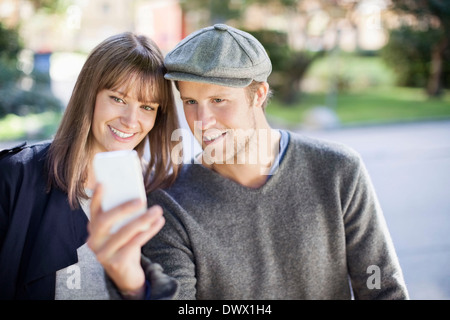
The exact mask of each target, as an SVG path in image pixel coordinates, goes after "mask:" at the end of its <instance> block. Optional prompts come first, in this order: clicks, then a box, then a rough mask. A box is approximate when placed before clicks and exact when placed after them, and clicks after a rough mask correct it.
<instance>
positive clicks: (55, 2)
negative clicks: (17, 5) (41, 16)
mask: <svg viewBox="0 0 450 320" xmlns="http://www.w3.org/2000/svg"><path fill="white" fill-rule="evenodd" d="M30 2H31V3H32V4H33V6H34V8H35V9H36V10H40V11H45V12H46V13H49V14H50V13H64V12H65V11H66V9H67V7H68V6H69V5H70V4H72V2H73V0H30Z"/></svg>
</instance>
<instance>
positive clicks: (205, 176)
mask: <svg viewBox="0 0 450 320" xmlns="http://www.w3.org/2000/svg"><path fill="white" fill-rule="evenodd" d="M149 201H150V204H151V203H158V204H160V205H162V206H163V208H164V211H165V212H164V214H165V218H166V225H165V226H164V228H163V229H162V231H161V232H160V233H159V234H158V235H157V236H156V237H155V238H153V239H152V240H150V242H149V243H148V244H147V245H146V246H145V247H144V248H143V254H144V255H145V256H147V257H149V258H150V259H151V260H152V261H153V262H157V263H159V264H161V265H162V267H163V269H164V272H165V273H167V274H168V275H170V276H172V277H174V278H175V279H177V281H178V282H179V292H178V294H177V296H176V298H178V299H350V298H352V292H353V296H354V298H356V299H406V298H408V293H407V290H406V287H405V283H404V280H403V276H402V272H401V269H400V266H399V263H398V260H397V257H396V253H395V251H394V247H393V244H392V242H391V239H390V236H389V233H388V230H387V227H386V224H385V221H384V218H383V215H382V211H381V209H380V206H379V204H378V202H377V199H376V195H375V193H374V190H373V187H372V185H371V182H370V179H369V177H368V174H367V172H366V169H365V167H364V165H363V163H362V161H361V159H360V157H359V156H358V155H357V154H356V153H355V152H354V151H352V150H350V149H349V148H347V147H345V146H342V145H338V144H334V143H333V144H332V143H329V142H323V141H319V140H314V139H311V138H306V137H303V136H300V135H297V134H292V133H291V134H290V141H289V144H288V147H287V150H286V154H285V156H284V159H283V160H282V162H281V163H280V167H279V169H278V171H277V172H276V173H275V174H274V175H273V176H272V177H271V178H270V179H269V180H268V181H267V182H266V184H265V185H263V186H262V187H260V188H258V189H251V188H247V187H244V186H242V185H240V184H238V183H236V182H234V181H232V180H229V179H227V178H224V177H222V176H220V175H219V174H217V173H216V172H214V171H212V170H209V169H207V168H205V167H204V166H202V165H200V164H188V165H185V166H184V167H183V169H182V172H181V174H180V176H179V178H178V180H177V182H176V183H175V184H174V185H173V186H172V187H171V188H169V189H167V190H165V191H157V192H154V193H153V194H151V195H150V198H149Z"/></svg>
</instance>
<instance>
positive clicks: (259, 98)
mask: <svg viewBox="0 0 450 320" xmlns="http://www.w3.org/2000/svg"><path fill="white" fill-rule="evenodd" d="M268 94H269V84H268V83H267V82H262V83H261V85H260V86H259V88H258V91H256V94H255V98H254V101H253V102H254V105H255V106H256V107H261V106H262V104H263V103H264V101H266V98H267V95H268Z"/></svg>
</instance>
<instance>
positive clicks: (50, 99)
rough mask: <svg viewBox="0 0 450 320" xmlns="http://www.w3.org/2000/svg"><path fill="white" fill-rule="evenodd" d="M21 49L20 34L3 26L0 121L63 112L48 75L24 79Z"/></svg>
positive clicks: (1, 38)
mask: <svg viewBox="0 0 450 320" xmlns="http://www.w3.org/2000/svg"><path fill="white" fill-rule="evenodd" d="M21 49H22V46H21V44H20V40H19V36H18V33H17V31H16V30H14V29H12V30H11V29H7V28H5V27H4V26H3V25H2V24H1V23H0V52H1V54H0V97H1V99H0V118H1V117H4V116H5V115H7V114H16V115H26V114H29V113H39V112H44V111H48V110H52V111H60V110H61V109H62V104H61V102H60V101H59V100H58V99H57V98H55V97H54V96H53V94H52V92H51V89H50V79H49V77H48V75H45V74H41V73H37V72H34V73H32V74H30V75H25V74H24V73H23V72H22V71H20V70H19V69H17V64H18V63H17V62H18V59H17V55H18V54H19V52H20V50H21ZM24 84H26V85H24Z"/></svg>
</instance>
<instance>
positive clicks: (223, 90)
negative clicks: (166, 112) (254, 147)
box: [178, 81, 256, 163]
mask: <svg viewBox="0 0 450 320" xmlns="http://www.w3.org/2000/svg"><path fill="white" fill-rule="evenodd" d="M178 88H179V91H180V96H181V99H182V101H183V107H184V113H185V116H186V120H187V123H188V125H189V128H190V129H191V131H192V132H193V134H194V136H195V138H196V139H197V140H198V141H199V143H200V144H201V145H202V149H203V150H204V152H203V156H204V160H205V161H209V162H210V163H213V162H214V163H225V162H226V163H231V161H234V163H236V161H237V160H236V158H237V156H238V155H239V154H243V153H245V150H246V148H248V146H249V144H250V142H251V141H252V139H253V138H254V135H255V129H256V118H255V109H256V108H255V107H253V106H252V105H251V103H250V101H249V99H248V95H247V92H246V89H245V88H231V87H224V86H219V85H213V84H205V83H198V82H187V81H180V82H178ZM205 157H206V158H205ZM233 159H234V160H233Z"/></svg>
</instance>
